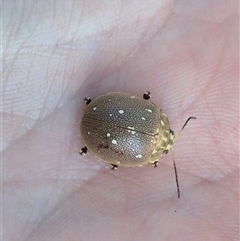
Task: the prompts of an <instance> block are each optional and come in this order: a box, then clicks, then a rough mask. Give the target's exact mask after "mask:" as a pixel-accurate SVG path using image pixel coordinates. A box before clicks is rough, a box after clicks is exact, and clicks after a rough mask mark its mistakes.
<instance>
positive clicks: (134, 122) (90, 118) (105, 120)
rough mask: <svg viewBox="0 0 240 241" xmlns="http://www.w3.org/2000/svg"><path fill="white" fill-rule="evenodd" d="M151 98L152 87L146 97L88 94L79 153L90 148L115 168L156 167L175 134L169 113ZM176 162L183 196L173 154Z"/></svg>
mask: <svg viewBox="0 0 240 241" xmlns="http://www.w3.org/2000/svg"><path fill="white" fill-rule="evenodd" d="M149 99H150V92H149V91H147V92H146V93H144V94H143V98H140V97H137V96H134V95H131V94H127V93H122V92H109V93H106V94H102V95H100V96H98V97H97V98H95V99H94V100H91V99H90V98H85V99H84V100H85V101H86V104H87V108H86V110H85V112H84V115H83V117H82V120H81V123H80V132H81V136H82V138H83V142H84V144H85V147H83V148H82V149H81V150H80V152H79V153H80V154H81V155H82V154H86V153H87V151H89V152H90V153H92V154H93V155H94V156H95V157H97V158H98V159H100V160H102V161H104V162H107V163H110V164H111V167H112V169H116V168H117V167H118V166H125V167H136V166H143V165H146V164H148V163H151V164H153V166H154V167H157V164H158V160H159V158H160V157H161V156H162V155H163V154H167V153H168V152H170V151H171V148H172V146H173V142H174V138H175V134H174V131H173V130H171V129H170V126H169V121H168V118H167V116H166V115H165V114H164V113H163V111H162V110H161V109H159V108H158V107H157V106H156V105H155V104H153V103H152V102H150V101H148V100H149ZM190 119H196V117H189V118H188V119H187V120H186V122H185V123H184V125H183V127H182V129H181V131H182V130H183V129H184V127H185V126H186V124H187V123H188V121H189V120H190ZM181 131H180V132H179V134H180V133H181ZM173 162H174V170H175V177H176V182H177V189H178V197H180V191H179V185H178V178H177V170H176V164H175V161H174V157H173Z"/></svg>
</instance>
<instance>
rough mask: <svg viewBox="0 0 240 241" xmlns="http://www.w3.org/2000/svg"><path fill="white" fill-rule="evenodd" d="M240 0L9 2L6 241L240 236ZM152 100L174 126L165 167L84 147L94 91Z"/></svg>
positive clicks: (5, 98)
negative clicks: (117, 159) (84, 151)
mask: <svg viewBox="0 0 240 241" xmlns="http://www.w3.org/2000/svg"><path fill="white" fill-rule="evenodd" d="M237 9H238V7H237V2H236V1H235V2H234V1H217V0H216V1H214V0H212V1H206V0H205V1H204V0H203V1H200V2H199V1H162V2H159V1H155V0H152V1H143V0H142V1H130V2H121V1H58V2H54V1H21V0H20V1H17V2H16V1H5V3H4V4H3V84H2V89H3V91H2V94H3V95H2V101H3V105H2V118H3V122H2V127H3V141H2V185H3V186H2V194H3V197H2V204H3V205H2V214H3V216H2V220H3V226H2V238H3V240H9V241H13V240H18V241H25V240H34V241H38V240H51V241H55V240H58V241H60V240H84V241H85V240H125V241H127V240H138V241H139V240H184V241H187V240H194V241H198V240H201V241H202V240H211V241H214V240H218V241H219V240H238V226H239V219H238V218H239V217H238V214H239V212H238V211H239V210H238V203H239V189H238V188H239V186H238V184H239V165H238V161H239V143H238V142H239V136H238V133H239V119H238V113H239V109H238V108H239V106H238V104H239V103H238V94H239V86H238V68H239V65H238V51H237V50H238V41H237V36H238V35H237V33H238V31H237V26H238V21H237V19H238V11H237ZM147 90H149V91H151V96H152V98H151V99H150V101H152V102H154V103H155V104H156V105H157V106H159V108H161V109H163V110H164V112H165V113H166V115H167V116H168V118H169V121H170V126H171V128H172V129H173V130H174V131H175V132H176V133H177V132H178V131H179V130H180V129H181V127H182V124H183V123H184V122H185V120H186V119H187V118H188V117H189V116H196V117H197V120H191V121H190V122H189V123H188V125H187V126H186V128H185V129H184V131H183V132H182V134H181V136H180V137H179V138H178V139H176V141H175V143H174V146H173V151H174V156H175V160H176V164H177V170H178V176H179V184H180V191H181V198H180V199H178V198H177V191H176V183H175V177H174V170H173V164H172V157H171V155H169V154H168V155H165V156H163V157H162V158H161V159H160V162H159V165H158V168H153V167H152V166H151V165H147V166H144V167H141V168H123V167H122V168H119V169H118V170H115V171H112V170H110V167H109V165H108V164H106V163H104V162H101V161H99V160H97V159H96V158H94V157H93V156H92V155H91V154H90V153H88V155H86V156H79V154H78V151H79V149H80V148H81V147H83V142H82V140H81V137H80V134H79V133H80V131H79V124H78V123H79V121H80V119H81V116H82V114H83V112H84V108H85V104H84V102H83V99H84V98H85V97H89V96H90V97H92V98H94V97H96V96H98V95H99V94H102V93H106V92H109V91H124V92H129V93H131V94H134V95H138V96H141V95H142V93H143V92H145V91H147Z"/></svg>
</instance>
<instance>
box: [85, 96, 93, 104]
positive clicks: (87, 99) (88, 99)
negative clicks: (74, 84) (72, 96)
mask: <svg viewBox="0 0 240 241" xmlns="http://www.w3.org/2000/svg"><path fill="white" fill-rule="evenodd" d="M84 100H85V101H86V105H88V104H89V103H90V102H91V101H92V100H91V98H89V97H88V98H84Z"/></svg>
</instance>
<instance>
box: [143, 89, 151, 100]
mask: <svg viewBox="0 0 240 241" xmlns="http://www.w3.org/2000/svg"><path fill="white" fill-rule="evenodd" d="M150 97H151V95H150V92H149V91H147V92H145V93H144V94H143V99H144V100H149V99H150Z"/></svg>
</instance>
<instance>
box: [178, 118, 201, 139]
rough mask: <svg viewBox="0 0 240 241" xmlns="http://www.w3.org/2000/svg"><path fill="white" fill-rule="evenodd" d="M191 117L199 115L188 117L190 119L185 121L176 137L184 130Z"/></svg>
mask: <svg viewBox="0 0 240 241" xmlns="http://www.w3.org/2000/svg"><path fill="white" fill-rule="evenodd" d="M191 119H197V117H192V116H191V117H188V119H187V120H186V121H185V123H184V125H183V126H182V129H181V130H180V131H179V132H178V133H177V134H176V138H177V137H179V136H180V134H181V132H182V131H183V129H184V128H185V126H186V125H187V123H188V122H189V121H190V120H191Z"/></svg>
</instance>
